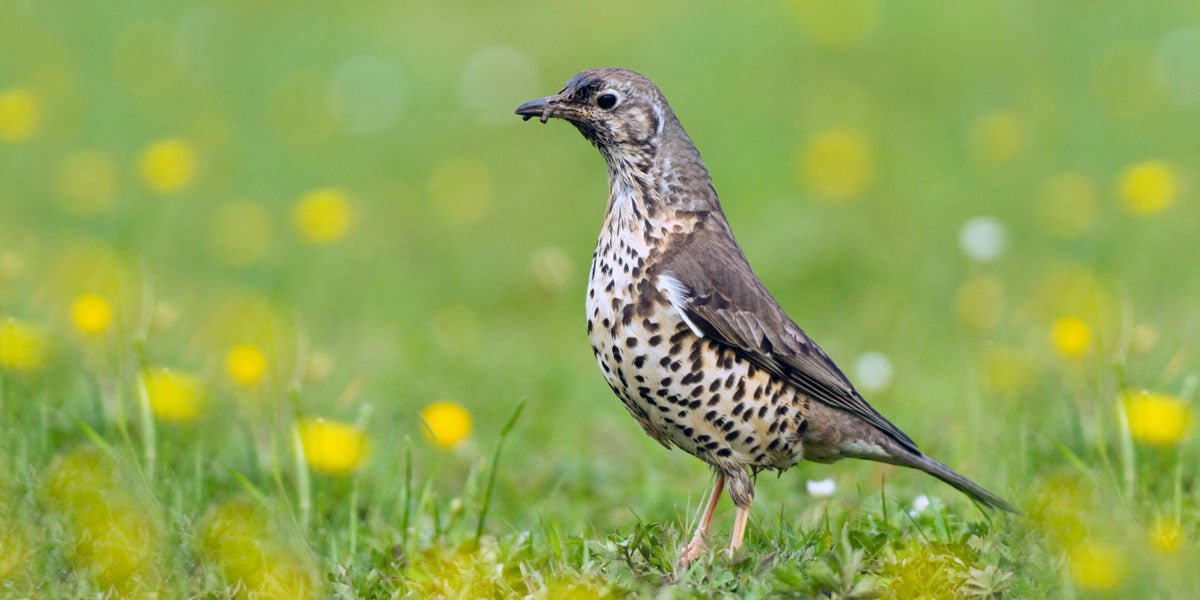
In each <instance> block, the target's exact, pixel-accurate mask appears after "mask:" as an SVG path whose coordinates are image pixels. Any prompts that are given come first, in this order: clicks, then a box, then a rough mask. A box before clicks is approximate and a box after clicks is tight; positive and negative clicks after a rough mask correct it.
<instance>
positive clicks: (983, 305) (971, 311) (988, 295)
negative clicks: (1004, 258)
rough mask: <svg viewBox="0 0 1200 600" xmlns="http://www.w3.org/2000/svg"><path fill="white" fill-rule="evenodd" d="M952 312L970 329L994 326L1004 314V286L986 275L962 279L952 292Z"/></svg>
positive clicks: (984, 329)
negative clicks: (956, 290)
mask: <svg viewBox="0 0 1200 600" xmlns="http://www.w3.org/2000/svg"><path fill="white" fill-rule="evenodd" d="M954 312H955V313H957V314H958V318H959V319H961V320H962V322H963V323H966V324H967V325H968V326H969V327H971V328H972V329H975V330H978V331H987V330H989V329H991V328H992V327H995V326H996V323H998V322H999V321H1000V317H1001V316H1003V315H1004V286H1003V285H1001V283H1000V281H999V280H997V279H996V278H995V277H988V276H986V275H979V276H975V277H972V278H970V279H968V280H966V281H964V282H963V284H962V285H961V286H959V288H958V292H957V293H955V294H954Z"/></svg>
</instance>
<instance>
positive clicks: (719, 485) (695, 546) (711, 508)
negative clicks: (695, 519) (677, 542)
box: [679, 472, 725, 569]
mask: <svg viewBox="0 0 1200 600" xmlns="http://www.w3.org/2000/svg"><path fill="white" fill-rule="evenodd" d="M724 489H725V474H724V473H721V472H717V481H716V482H715V483H713V488H712V493H711V494H709V496H708V504H707V505H705V506H704V513H703V514H702V515H701V516H700V524H699V525H698V526H697V527H696V533H694V534H692V541H691V542H688V545H686V546H684V547H683V550H682V551H681V552H680V553H679V564H680V565H682V566H683V568H685V569H686V568H688V565H690V564H692V561H694V560H696V559H697V558H700V553H701V552H703V551H704V538H705V537H706V536H708V526H709V525H711V524H712V519H713V513H715V512H717V502H718V501H720V500H721V491H722V490H724Z"/></svg>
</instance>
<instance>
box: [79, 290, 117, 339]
mask: <svg viewBox="0 0 1200 600" xmlns="http://www.w3.org/2000/svg"><path fill="white" fill-rule="evenodd" d="M112 320H113V311H112V306H109V304H108V300H105V299H104V297H103V296H100V295H97V294H84V295H82V296H79V297H78V298H76V299H75V301H74V302H72V303H71V323H72V324H73V325H75V329H77V330H79V333H82V334H84V335H92V336H96V335H100V334H102V333H104V332H106V331H108V328H109V326H111V325H112Z"/></svg>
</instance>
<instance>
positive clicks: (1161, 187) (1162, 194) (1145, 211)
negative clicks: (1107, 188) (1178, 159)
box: [1120, 160, 1179, 215]
mask: <svg viewBox="0 0 1200 600" xmlns="http://www.w3.org/2000/svg"><path fill="white" fill-rule="evenodd" d="M1120 188H1121V200H1123V201H1124V202H1125V209H1126V210H1128V211H1129V212H1131V213H1133V214H1135V215H1152V214H1154V213H1157V212H1162V211H1163V210H1166V209H1167V208H1170V206H1171V205H1172V204H1174V203H1175V197H1176V195H1178V193H1179V182H1178V178H1177V177H1176V175H1175V170H1174V169H1172V168H1171V166H1170V165H1168V164H1167V163H1165V162H1162V161H1157V160H1152V161H1146V162H1140V163H1137V164H1135V165H1132V166H1130V167H1129V168H1127V169H1125V171H1124V172H1123V173H1121V181H1120Z"/></svg>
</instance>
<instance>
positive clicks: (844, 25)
mask: <svg viewBox="0 0 1200 600" xmlns="http://www.w3.org/2000/svg"><path fill="white" fill-rule="evenodd" d="M790 5H791V9H792V13H793V14H794V15H795V17H796V22H797V24H798V25H799V26H800V28H801V29H803V30H804V33H805V34H806V35H808V37H809V38H810V39H812V41H813V42H814V43H816V44H819V45H821V46H826V47H829V48H848V47H853V46H857V45H859V44H861V43H862V42H863V41H864V40H866V38H867V37H868V36H869V35H870V34H871V32H872V31H873V30H874V29H875V26H876V24H877V23H878V22H879V1H878V0H839V1H838V2H827V1H824V0H792V2H790Z"/></svg>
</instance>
